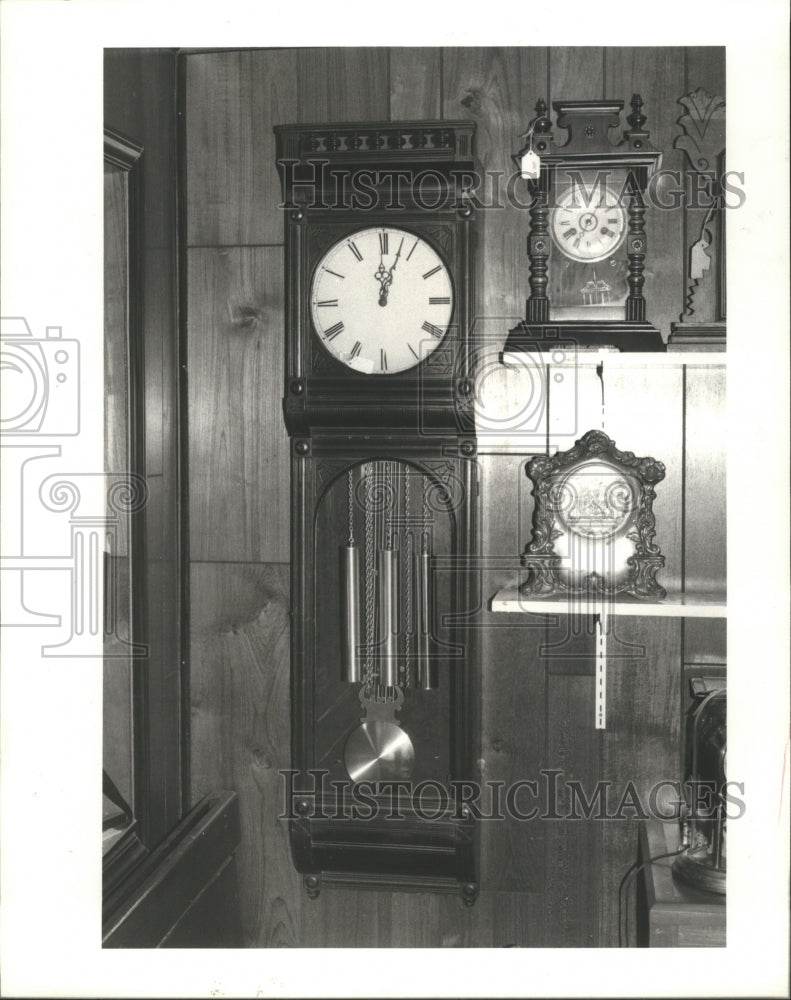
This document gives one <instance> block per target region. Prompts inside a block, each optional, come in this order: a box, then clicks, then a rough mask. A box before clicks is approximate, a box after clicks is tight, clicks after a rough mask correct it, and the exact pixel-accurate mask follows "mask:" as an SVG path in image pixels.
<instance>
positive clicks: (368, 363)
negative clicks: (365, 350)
mask: <svg viewBox="0 0 791 1000" xmlns="http://www.w3.org/2000/svg"><path fill="white" fill-rule="evenodd" d="M346 364H347V365H348V366H349V367H350V368H354V369H355V371H358V372H362V373H363V374H364V375H370V374H371V372H372V371H373V370H374V363H373V361H372V360H371V359H370V358H350V359H349V360H348V361H347V362H346Z"/></svg>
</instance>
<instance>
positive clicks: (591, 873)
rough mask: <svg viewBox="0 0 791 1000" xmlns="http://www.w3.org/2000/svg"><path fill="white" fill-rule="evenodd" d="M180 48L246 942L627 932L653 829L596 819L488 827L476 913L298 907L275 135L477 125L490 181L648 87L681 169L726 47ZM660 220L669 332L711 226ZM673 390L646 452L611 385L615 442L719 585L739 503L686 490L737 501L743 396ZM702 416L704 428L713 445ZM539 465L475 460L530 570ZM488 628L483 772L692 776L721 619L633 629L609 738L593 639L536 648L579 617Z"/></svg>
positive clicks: (508, 305) (610, 938)
mask: <svg viewBox="0 0 791 1000" xmlns="http://www.w3.org/2000/svg"><path fill="white" fill-rule="evenodd" d="M183 58H184V59H185V62H186V72H185V74H184V80H185V89H184V94H183V102H184V110H185V115H186V171H187V190H186V209H187V218H186V232H187V248H186V255H187V259H188V303H189V306H188V341H189V344H188V346H189V361H188V363H189V414H190V416H189V469H190V494H191V518H190V525H191V558H192V569H191V585H192V589H191V598H192V613H191V618H192V647H191V655H192V734H193V741H192V742H193V795H194V797H197V796H199V795H200V794H202V793H203V792H204V791H208V790H210V789H213V788H217V787H225V788H233V789H235V790H236V791H237V792H238V793H239V798H240V805H241V813H242V831H243V832H242V842H243V846H242V850H241V854H240V856H239V862H240V864H239V869H240V874H241V880H240V881H241V903H242V920H243V926H244V933H245V940H246V942H247V943H248V944H249V945H251V946H278V945H284V946H300V947H314V946H324V945H333V946H338V945H346V946H353V947H367V946H388V945H396V946H418V945H428V946H435V947H436V946H458V947H469V946H489V947H492V946H494V947H497V946H506V945H518V946H563V945H568V946H589V945H596V944H602V945H613V944H616V943H617V921H618V913H617V886H618V882H619V881H620V879H621V877H622V876H623V874H624V872H625V871H626V869H627V868H628V866H629V865H630V864H631V862H632V861H633V860H634V858H635V856H636V839H635V830H634V823H633V822H623V823H613V824H606V826H607V829H606V830H604V831H602V829H601V827H602V824H596V827H595V829H594V824H593V823H580V822H578V823H565V824H564V823H557V822H554V823H545V824H536V823H500V824H488V825H487V827H486V829H485V830H484V835H483V842H482V886H483V891H482V894H481V897H480V899H479V901H478V903H477V904H476V906H475V907H473V908H472V909H464V908H463V907H462V906H461V904H460V902H459V901H458V900H457V899H455V898H444V897H439V896H432V895H427V894H417V895H406V894H394V893H365V892H351V891H345V890H344V891H341V890H331V891H326V892H323V893H322V894H321V896H320V897H319V899H318V900H315V901H310V900H308V899H307V898H306V897H305V896H304V893H303V890H302V887H301V879H300V878H299V877H298V875H297V873H296V872H295V871H294V869H293V867H292V865H291V860H290V855H289V851H288V843H287V832H286V830H285V827H284V824H283V823H282V822H281V821H279V820H278V819H277V816H278V814H279V812H280V802H279V795H280V786H279V778H278V773H277V772H278V769H279V768H282V767H287V766H288V764H289V760H288V755H289V705H288V567H287V565H286V563H287V560H288V538H289V507H288V502H287V498H288V490H289V481H288V441H287V438H286V434H285V431H284V428H283V424H282V419H281V415H280V398H281V394H282V363H283V361H282V359H283V335H284V330H283V313H282V303H283V274H282V259H283V252H282V239H283V225H282V217H281V213H280V211H279V210H278V207H277V206H278V204H279V201H280V191H279V185H278V178H277V173H276V169H275V150H274V137H273V134H272V126H273V125H275V124H279V123H287V122H298V121H331V120H333V119H334V120H364V119H392V120H397V119H399V118H406V117H425V118H435V117H443V118H447V119H450V118H472V119H474V120H475V121H476V123H477V126H478V155H479V159H480V162H481V166H482V168H484V169H485V170H488V171H491V172H495V171H500V172H501V174H502V175H503V176H504V177H505V178H507V177H508V176H510V174H511V172H512V169H513V165H512V162H511V159H510V156H511V153H512V152H514V151H515V150H516V149H517V148H518V146H519V142H520V139H519V136H520V133H522V132H523V131H524V128H525V126H526V124H527V121H528V120H529V118H530V117H531V116H532V109H533V106H534V104H535V102H536V99H537V98H539V97H545V98H546V99H547V100H554V99H558V98H561V97H565V98H578V99H586V98H587V99H597V98H604V97H607V98H614V97H618V98H623V99H624V100H625V101H626V102H627V103H628V100H629V98H630V96H631V94H632V92H633V91H638V92H640V93H641V95H642V97H643V100H644V110H645V113H646V114H647V116H648V127H649V129H650V130H651V135H652V140H653V141H654V143H655V144H656V145H657V146H658V147H659V148H661V149H662V150H663V152H664V163H663V165H664V166H665V167H668V168H670V169H679V170H683V169H684V162H683V159H682V156H681V154H680V152H678V151H676V150H673V148H672V143H673V139H674V138H675V136H676V135H677V134H679V130H678V127H677V126H676V125H675V122H676V119H677V118H678V117H679V114H680V112H681V106H680V105H678V104H677V103H676V102H677V100H678V98H679V97H681V96H682V95H684V94H686V93H687V92H688V91H690V90H693V89H695V88H697V87H705V88H706V89H708V90H709V91H710V92H711V93H712V94H714V93H718V94H723V93H724V52H723V50H722V49H670V48H664V49H659V48H639V49H633V48H606V49H603V48H587V49H579V48H577V49H545V48H521V49H516V48H500V49H498V48H486V49H463V48H449V49H431V48H425V49H416V48H409V49H395V48H394V49H385V48H349V49H290V50H289V49H278V50H271V51H270V50H255V51H239V52H235V51H226V52H211V53H208V52H207V53H192V54H190V55H188V56H185V57H183ZM501 183H502V186H503V187H502V189H503V192H504V181H503V182H501ZM502 200H503V199H501V201H502ZM483 214H484V218H483V219H482V234H481V246H480V248H479V259H480V261H481V263H482V269H481V271H482V273H481V279H482V280H481V285H480V288H479V289H478V295H477V302H476V313H477V315H479V316H481V317H485V318H486V329H487V336H492V337H493V338H494V340H495V341H497V339H498V337H499V338H501V340H500V342H501V341H502V339H504V337H505V334H506V332H507V330H508V327H509V325H513V322H512V321H513V320H514V319H518V318H519V317H521V316H522V315H523V312H524V299H525V297H526V295H527V267H526V256H525V236H526V228H527V227H526V213H525V212H524V211H520V210H518V209H513V208H510V209H509V208H505V207H504V205H503V207H493V208H491V209H488V210H486V211H485V212H484V213H483ZM653 214H654V216H656V217H655V218H652V219H651V224H652V238H651V246H652V253H653V264H652V267H651V270H650V272H649V273H648V274H647V279H648V280H647V285H646V295H647V298H648V307H649V318H650V319H651V320H652V322H654V323H655V324H656V325H657V326H659V327H660V328H661V329H662V331H663V334H664V335H665V337H667V335H668V333H669V327H670V323H671V322H672V321H674V320H676V319H677V318H678V316H679V314H680V313H681V311H682V305H683V296H684V286H685V278H684V263H685V260H686V245H687V241H688V240H691V237H690V235H689V234H690V233H693V232H694V231H695V220H694V218H688V217H687V213H685V212H684V211H676V212H656V211H655V212H654V213H653ZM697 225H698V227H699V221H698V223H697ZM662 378H666V379H669V380H672V379H674V378H675V379H676V381H677V383H678V384H673V385H670V384H668V385H665V386H664V387H663V388H662V389H661V392H662V393H663V394H665V396H664V399H665V402H664V404H663V405H664V407H665V409H666V410H667V411H668V414H669V415H668V416H667V417H666V418H664V422H662V423H657V421H655V420H654V421H653V422H651V421H650V420H647V421H646V422H645V426H647V427H649V428H650V431H649V433H648V434H647V437H646V436H645V435H644V436H643V438H642V439H640V433H641V432H640V425H639V422H638V423H637V425H636V422H635V419H634V413H635V408H639V407H641V406H644V404H645V400H646V395H647V389H649V388H650V392H651V393H653V392H656V391H657V389H656V387H655V386H654V385H653V383H652V385H651V386H650V387H648V386H646V385H643V384H642V383H641V381H640V379H637V380H634V379H633V380H632V381H628V380H625V381H624V383H623V384H622V385H621V386H618V385H615V384H613V386H612V387H611V392H610V395H609V396H608V405H609V406H610V407H611V409H610V410H609V413H610V417H611V419H612V421H613V426H616V425H617V428H618V431H617V433H615V432H613V431H611V433H612V436H614V437H615V438H616V441H617V442H618V444H619V446H621V447H625V448H628V449H630V450H634V451H635V452H637V453H644V454H652V455H655V456H656V457H658V458H661V459H662V460H663V461H665V462H666V464H667V465H668V482H667V484H666V485H667V489H666V491H665V492H664V493H663V494H662V497H661V499H660V500H658V502H657V517H658V518H661V524H662V529H661V533H662V538H661V541H662V544H663V548H664V549H665V550H669V551H668V574H669V576H670V577H672V578H673V580H674V582H680V581H681V579H682V575H683V574H684V573H685V572H686V573H688V574H689V575H690V578H692V576H696V577H703V576H705V575H706V574H707V573H709V572H710V571H709V569H708V568H707V567H713V573H714V574H715V575H718V574H719V573H720V571H722V572H724V563H722V565H720V564H719V563H717V561H716V559H715V560H714V562H712V558H711V550H712V546H716V545H718V544H719V540H720V539H721V537H722V532H721V529H720V528H719V526H718V524H723V523H724V509H720V508H716V518H714V519H712V517H711V512H710V510H709V511H706V510H704V509H703V508H702V507H701V506H700V505H699V504H698V503H697V499H696V498H693V497H692V494H691V493H690V494H689V497H690V498H691V499H690V498H687V497H686V494H685V490H686V492H687V493H689V491H690V487H691V484H694V483H696V482H698V483H699V484H701V485H705V484H706V482H708V484H709V485H708V489H709V492H710V493H712V495H716V494H717V491H716V489H714V485H716V477H717V476H719V475H721V474H722V471H723V467H722V463H721V459H720V458H719V457H714V458H712V454H711V452H710V450H709V448H708V446H707V443H706V442H707V440H708V439H707V438H705V437H704V436H703V433H704V431H705V432H706V433H707V432H708V429H716V428H710V426H709V425H710V424H711V422H712V419H713V418H712V416H711V414H712V412H713V410H715V409H716V408H717V407H718V406H721V404H722V400H723V398H724V397H723V393H724V385H723V384H721V382H720V383H716V382H715V383H710V382H709V381H707V380H706V378H704V377H701V379H699V380H696V378H695V375H694V373H690V372H687V375H686V376H682V375H681V374H679V372H678V371H676V372H674V373H666V374H663V375H662ZM684 378H686V379H687V380H688V381H687V383H684V384H682V383H683V379H684ZM619 406H620V411H619ZM685 406H686V410H685V409H684V407H685ZM684 414H685V416H684ZM684 419H685V420H686V424H683V423H682V421H683V420H684ZM715 423H716V421H715ZM636 428H637V429H636ZM696 428H697V429H699V431H700V433H697V431H696V432H695V433H694V434H693V433H692V431H693V430H694V429H696ZM586 429H587V428H586V427H583V428H581V431H584V430H586ZM685 430H686V431H687V445H686V450H685V444H684V437H685V434H684V432H685ZM635 435H637V438H638V440H636V439H635ZM693 439H694V440H693ZM722 444H723V442H722V441H721V438H720V439H718V441H717V443H716V445H715V446H713V448H714V451H715V452H716V453H717V454H721V453H722V449H721V447H720V446H721V445H722ZM718 449H719V450H718ZM525 460H526V455H505V456H504V455H495V454H483V455H482V456H481V458H480V463H481V481H482V503H481V508H482V511H483V525H482V535H483V541H482V548H483V552H484V553H486V554H488V555H492V556H499V557H512V558H513V559H514V565H515V566H516V565H517V564H518V554H519V552H520V551H521V549H522V548H523V547H524V544H525V542H526V541H527V534H526V532H527V530H528V529H529V523H530V511H531V506H530V504H531V501H530V498H529V489H528V488H527V487H528V485H529V484H528V483H527V480H526V477H525V474H524V463H525ZM712 470H713V471H712ZM696 477H697V479H696ZM712 484H714V485H712ZM712 502H714V503H715V504H716V502H717V501H716V496H715V499H714V500H713V501H712ZM509 511H510V512H512V513H509ZM517 513H518V518H517ZM720 517H721V518H722V521H719V519H720ZM682 518H686V520H685V521H683V520H682ZM722 558H723V559H724V550H723V556H722ZM496 576H497V574H496V572H493V573H492V574H490V576H489V577H486V578H485V579H484V581H483V582H484V592H486V588H487V587H489V584H491V587H489V592H488V594H489V596H490V595H491V592H493V590H494V589H496V583H497V580H496V579H495V578H496ZM480 625H481V627H482V629H483V635H484V651H485V655H484V664H483V678H482V701H483V704H482V715H483V725H482V730H483V731H482V739H481V746H480V762H481V771H482V775H483V776H484V777H485V778H488V779H493V780H497V779H499V780H502V781H506V782H511V781H514V780H517V779H519V778H525V777H528V778H529V777H534V776H535V774H536V773H537V771H538V769H539V768H540V767H542V766H547V767H555V766H560V765H562V769H563V770H564V772H565V773H566V775H567V776H575V777H579V778H580V779H585V780H586V781H587V780H590V779H593V780H594V781H595V780H596V779H597V778H598V777H602V778H610V779H612V780H615V781H618V780H626V779H628V778H629V777H631V778H633V779H634V780H635V781H636V782H637V783H638V785H639V786H640V787H641V788H643V787H647V784H646V783H648V784H650V782H651V781H653V780H655V779H656V778H658V777H674V776H675V775H676V773H677V769H678V738H679V724H680V709H681V696H680V685H681V664H682V661H686V662H690V663H694V662H705V661H707V660H708V661H716V660H717V659H718V658H719V659H722V658H724V648H723V635H724V633H723V632H722V631H719V632H716V631H714V630H712V629H710V628H708V627H707V626H705V625H700V624H699V623H698V624H697V625H696V626H695V627H694V628H687V629H686V631H685V629H684V628H683V627H682V625H681V624H680V623H679V622H678V621H671V622H661V623H656V622H654V623H651V624H650V625H649V626H647V627H646V626H644V625H643V626H641V625H640V624H639V623H638V622H637V621H636V620H632V621H630V622H624V623H623V632H622V636H623V639H624V641H625V642H629V641H631V642H634V643H637V644H638V645H639V644H642V645H643V646H645V649H646V653H645V656H643V657H641V658H640V659H639V662H637V661H635V660H630V659H628V658H626V659H623V660H620V661H618V662H617V665H616V666H614V667H613V670H612V677H611V682H610V683H611V688H610V691H609V711H610V719H609V728H608V731H607V733H606V734H602V733H596V732H594V730H593V728H592V699H593V676H592V674H591V672H590V664H589V663H587V664H586V660H585V656H583V657H582V658H581V657H580V656H579V655H576V654H577V653H579V652H582V653H583V654H586V653H587V651H588V649H589V648H590V643H591V640H590V638H589V637H585V636H582V637H577V638H575V639H569V640H568V643H567V644H566V646H564V655H563V656H561V657H556V658H555V659H553V660H551V661H549V660H547V661H542V660H540V659H539V656H538V652H539V646H540V645H541V644H548V643H550V644H551V643H554V642H557V641H558V639H559V633H558V628H562V627H563V626H556V627H554V628H550V627H549V626H547V625H545V624H543V623H541V622H540V623H539V624H538V625H536V623H535V622H533V621H529V622H526V621H525V618H524V616H519V615H501V614H498V615H493V614H491V613H489V612H487V611H482V612H481V614H480ZM682 641H683V644H684V651H683V655H682ZM575 644H576V645H575Z"/></svg>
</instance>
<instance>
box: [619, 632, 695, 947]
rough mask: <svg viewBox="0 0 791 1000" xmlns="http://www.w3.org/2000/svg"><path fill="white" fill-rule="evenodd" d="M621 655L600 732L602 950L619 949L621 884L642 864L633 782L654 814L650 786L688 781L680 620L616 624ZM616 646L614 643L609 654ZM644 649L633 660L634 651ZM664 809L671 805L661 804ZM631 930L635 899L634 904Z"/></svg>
mask: <svg viewBox="0 0 791 1000" xmlns="http://www.w3.org/2000/svg"><path fill="white" fill-rule="evenodd" d="M612 627H613V629H614V635H615V636H616V637H617V640H618V641H617V648H618V650H619V652H620V653H621V654H622V656H620V657H615V656H612V655H610V656H609V657H608V662H607V729H606V730H605V731H604V732H603V733H602V734H601V735H602V743H601V777H602V779H603V780H605V781H609V782H612V785H611V787H610V789H609V798H608V800H609V802H610V810H609V812H610V815H613V813H616V814H617V813H618V805H619V803H620V802H622V801H623V802H624V803H626V804H625V805H624V808H623V809H622V810H621V815H620V817H618V816H616V818H613V819H611V820H610V821H608V822H605V823H602V824H601V827H602V863H601V872H600V876H601V877H600V883H599V928H600V930H599V945H600V946H601V947H604V948H607V947H616V946H617V944H618V886H619V885H620V882H621V879H622V878H623V876H624V875H625V874H626V871H627V869H628V868H629V866H630V865H631V864H632V862H634V861H635V860H636V859H637V819H639V818H641V817H640V816H639V810H638V809H634V810H633V809H631V808H630V807H629V806H628V803H627V798H629V792H628V785H629V783H632V787H633V788H634V790H635V791H636V793H637V796H638V801H639V803H640V804H641V805H642V806H643V808H645V809H646V811H648V810H650V809H651V795H650V792H651V788H652V787H653V786H655V785H656V784H658V783H659V782H661V781H678V780H680V778H681V757H680V734H681V667H680V660H681V622H680V621H679V620H677V619H672V618H669V619H666V618H615V619H613V620H612ZM613 645H615V644H614V643H613V642H612V641H611V640H608V650H612V648H613ZM630 645H631V646H633V647H634V646H637V647H642V648H643V649H644V653H643V654H642V655H633V656H630V655H629V653H628V649H629V646H630ZM624 796H626V798H624ZM662 808H664V807H662ZM628 906H629V911H630V920H629V923H630V926H631V927H632V928H633V927H634V925H635V921H634V897H633V896H632V898H631V899H630V900H629V901H628Z"/></svg>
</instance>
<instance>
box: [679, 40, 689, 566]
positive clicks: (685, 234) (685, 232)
mask: <svg viewBox="0 0 791 1000" xmlns="http://www.w3.org/2000/svg"><path fill="white" fill-rule="evenodd" d="M683 60H684V76H683V78H684V94H685V95H686V94H688V93H689V50H688V49H686V48H685V49H683ZM682 162H683V179H684V192H685V193H686V191H687V184H686V181H687V177H688V175H687V160H686V157H684V158H682ZM688 227H689V222H688V219H687V211H686V210H685V211H683V212H682V213H681V260H682V261H683V263H682V265H681V315H680V316H679V317H678V319H679V322H683V319H684V313H685V312H686V308H687V240H688V238H689V228H688ZM686 378H687V372H686V365H685V366H684V386H685V387H686ZM684 439H685V440H686V429H685V434H684ZM682 499H683V497H682ZM682 532H683V522H682ZM682 537H683V535H682ZM682 565H683V564H682Z"/></svg>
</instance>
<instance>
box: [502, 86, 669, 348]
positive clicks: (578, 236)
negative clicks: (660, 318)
mask: <svg viewBox="0 0 791 1000" xmlns="http://www.w3.org/2000/svg"><path fill="white" fill-rule="evenodd" d="M552 106H553V108H554V110H555V112H556V113H557V126H558V128H561V129H566V130H568V139H567V141H566V143H565V145H562V146H558V145H556V143H555V138H554V133H553V131H552V122H551V120H550V118H549V117H548V116H547V107H546V104H545V103H544V101H539V102H538V104H537V105H536V117H535V119H534V121H533V123H532V125H531V128H530V129H529V130H528V135H529V138H528V145H527V146H526V147H525V149H523V150H522V151H521V152H520V153H519V154H517V155H516V156H515V157H514V159H515V160H516V162H517V163H518V164H522V162H523V157H524V156H525V154H526V153H529V154H530V158H531V160H532V169H531V170H530V171H529V172H530V173H532V174H533V176H532V177H531V178H530V179H529V180H528V186H529V188H530V193H531V195H532V196H533V202H532V206H531V209H530V235H529V237H528V241H527V251H528V258H529V266H530V275H529V283H530V297H529V298H528V300H527V304H526V318H525V321H524V322H523V323H521V324H520V325H519V326H518V327H516V328H515V329H514V330H512V331H511V334H510V336H509V338H508V342H507V345H506V350H507V351H512V350H524V349H525V348H526V347H528V346H530V345H533V346H535V345H536V343H539V344H540V343H544V344H545V345H557V344H559V343H561V342H567V343H570V344H576V345H579V346H583V347H584V346H613V347H617V348H619V349H621V350H639V351H661V350H664V343H663V341H662V336H661V334H660V332H659V331H658V330H657V329H656V328H655V327H653V326H652V325H651V324H650V323H649V322H648V320H647V319H646V303H645V298H644V297H643V286H644V281H645V279H644V271H645V267H646V259H647V255H648V235H647V232H646V225H645V219H644V215H645V201H644V194H645V190H646V187H647V185H648V181H649V179H650V177H651V175H652V174H653V173H654V172H655V170H656V169H657V168H658V166H659V163H660V161H661V153H660V152H658V151H657V150H655V149H653V147H652V146H651V144H650V142H649V134H648V132H647V131H646V130H645V122H646V117H645V115H643V113H642V101H641V99H640V97H639V96H638V95H634V96H633V97H632V102H631V114H630V115H629V116H628V117H627V121H628V123H629V128H628V129H627V130H626V131H624V133H623V137H622V139H621V141H620V142H619V143H617V144H615V145H613V144H612V143H611V142H610V140H609V132H610V130H611V129H613V128H616V127H618V126H619V124H620V114H621V111H622V109H623V101H555V102H553V105H552ZM535 157H537V158H538V163H537V164H536V161H535Z"/></svg>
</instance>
